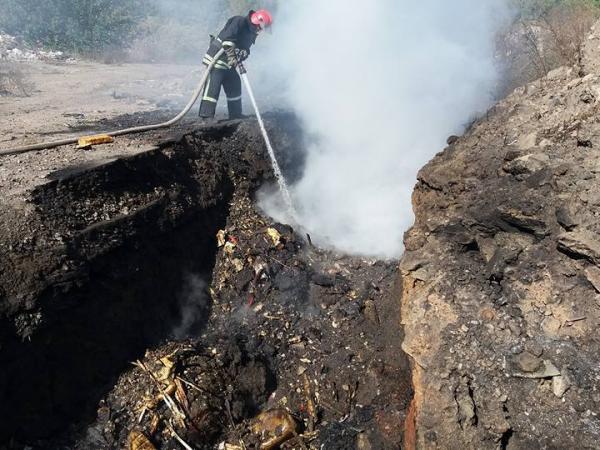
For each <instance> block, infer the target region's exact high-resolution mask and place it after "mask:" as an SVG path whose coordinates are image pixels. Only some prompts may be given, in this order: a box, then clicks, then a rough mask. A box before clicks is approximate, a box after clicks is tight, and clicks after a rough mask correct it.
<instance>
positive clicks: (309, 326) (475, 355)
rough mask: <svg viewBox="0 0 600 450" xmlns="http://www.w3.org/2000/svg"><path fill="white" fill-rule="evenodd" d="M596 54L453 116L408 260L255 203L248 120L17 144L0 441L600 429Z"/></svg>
mask: <svg viewBox="0 0 600 450" xmlns="http://www.w3.org/2000/svg"><path fill="white" fill-rule="evenodd" d="M599 68H600V26H597V27H596V29H595V30H594V32H593V34H592V35H591V36H590V38H589V39H588V40H587V42H586V49H585V54H584V57H583V59H582V66H581V67H576V68H560V69H557V70H555V71H553V72H551V73H550V74H548V75H547V76H546V77H545V78H543V79H541V80H538V81H536V82H534V83H530V84H529V85H527V86H524V87H523V88H520V89H517V90H516V91H515V92H513V93H512V94H511V95H509V96H508V97H507V98H506V99H505V100H503V101H501V102H499V103H498V104H497V105H496V106H495V107H494V108H492V109H491V110H490V111H489V112H488V113H487V115H486V116H485V117H483V118H481V119H480V120H479V121H478V122H476V123H475V124H473V126H472V127H471V128H470V129H469V131H468V132H467V133H466V134H465V135H464V136H462V137H452V138H450V139H449V141H448V147H447V148H446V149H445V150H444V151H443V152H442V153H440V154H438V155H437V156H435V158H433V160H432V161H431V162H430V163H429V164H427V166H425V167H424V168H423V169H422V170H421V171H420V173H419V175H418V183H417V186H416V188H415V191H414V196H413V204H414V210H415V215H416V221H415V225H414V226H413V227H412V228H411V229H410V230H409V231H408V232H407V233H406V235H405V247H406V252H405V254H404V256H403V257H402V260H401V261H400V270H399V271H398V265H397V262H393V261H388V262H386V261H377V260H366V259H361V258H353V257H348V256H344V255H338V254H335V253H334V252H331V251H324V250H322V249H318V248H315V247H313V246H312V244H311V243H310V239H308V238H307V236H306V235H305V234H304V233H302V231H301V230H294V229H292V228H291V227H289V226H285V225H282V224H278V223H274V222H273V221H272V220H270V219H269V218H267V217H265V216H264V215H263V214H262V213H261V211H260V210H259V209H258V207H257V205H256V203H255V201H254V194H255V192H256V190H257V189H258V188H259V186H261V185H262V184H263V183H265V182H267V183H268V182H272V172H271V169H270V167H269V164H268V159H267V156H266V153H265V150H264V146H263V144H262V141H261V138H260V135H259V134H258V132H257V127H256V123H255V122H253V121H242V122H229V123H225V124H221V125H217V126H215V127H208V128H206V127H205V128H198V127H195V126H194V125H193V124H189V123H188V125H185V126H184V127H183V128H180V129H179V130H178V133H179V134H178V135H176V136H175V135H173V136H171V137H168V136H165V135H162V134H156V133H155V134H151V135H147V136H146V137H144V138H130V139H127V140H122V141H119V142H117V143H115V144H111V145H109V146H107V147H105V150H99V151H98V153H95V154H94V153H79V152H77V153H76V151H74V150H72V149H64V150H63V151H62V152H61V153H56V154H54V155H61V156H60V157H58V156H54V157H51V156H48V155H50V154H49V153H45V154H44V155H45V158H44V159H43V161H42V162H41V163H39V162H38V160H37V159H36V156H35V154H33V155H32V154H29V155H23V156H20V157H9V158H7V159H5V160H3V161H2V164H1V167H0V168H1V169H2V171H1V172H2V179H1V180H0V181H2V184H3V187H4V189H5V192H4V193H3V194H4V195H3V197H2V199H1V202H2V208H0V223H1V225H2V227H1V228H0V229H2V234H1V236H0V262H1V266H0V361H1V364H2V370H1V371H0V418H1V420H0V448H9V449H21V448H24V446H28V447H29V448H64V449H73V448H76V449H120V448H130V449H132V450H140V449H154V448H157V449H158V448H159V449H167V448H168V449H172V448H188V447H189V448H215V447H216V448H221V449H229V450H238V449H248V448H265V449H270V448H277V446H280V447H281V448H297V449H307V448H314V449H321V448H323V449H352V448H358V449H380V448H383V449H385V448H390V449H392V448H408V449H412V448H420V449H435V448H439V449H464V448H469V449H471V448H472V449H488V448H489V449H498V448H500V449H525V448H528V449H530V448H533V449H537V448H539V449H553V448H556V449H563V448H582V449H592V448H598V442H599V441H600V421H599V418H598V410H599V407H600V365H599V364H598V356H597V355H598V353H599V351H600V339H599V337H598V333H597V329H598V326H599V325H600V225H599V222H598V217H599V216H600V187H599V186H600V153H599V152H598V149H599V148H600V121H599V119H598V114H599V112H600V73H599V72H598V71H599ZM122 120H124V123H125V124H126V123H127V120H129V119H127V118H122ZM136 120H137V119H136ZM268 125H269V129H270V131H271V133H272V134H273V137H274V140H275V144H276V145H275V147H276V148H277V149H278V151H279V155H278V156H279V158H280V159H281V161H282V163H283V168H284V171H285V172H286V174H287V177H288V178H289V179H290V180H291V181H293V180H294V179H295V178H296V177H298V176H299V167H301V165H302V154H301V152H299V151H298V149H299V148H302V145H301V141H302V133H301V131H300V128H299V126H298V124H297V122H296V121H295V119H294V118H293V117H290V116H288V115H283V114H278V115H273V116H271V117H270V119H269V124H268ZM125 147H126V148H125ZM82 155H83V156H82ZM23 165H27V166H29V165H32V166H33V167H34V168H36V169H38V170H39V176H36V175H35V171H31V170H25V171H21V170H19V169H20V168H21V167H23ZM400 320H401V325H402V326H400V324H399V321H400ZM186 446H188V447H186Z"/></svg>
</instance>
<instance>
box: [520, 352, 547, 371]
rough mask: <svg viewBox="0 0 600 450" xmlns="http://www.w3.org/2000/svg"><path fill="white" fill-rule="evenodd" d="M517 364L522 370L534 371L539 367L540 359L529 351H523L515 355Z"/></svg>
mask: <svg viewBox="0 0 600 450" xmlns="http://www.w3.org/2000/svg"><path fill="white" fill-rule="evenodd" d="M517 364H518V365H519V368H520V369H521V370H522V371H523V372H535V371H536V370H538V369H539V368H540V367H541V365H542V360H541V359H540V358H538V357H536V356H534V355H532V354H531V353H529V352H524V353H521V354H520V355H519V356H518V357H517Z"/></svg>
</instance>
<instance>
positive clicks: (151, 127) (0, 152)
mask: <svg viewBox="0 0 600 450" xmlns="http://www.w3.org/2000/svg"><path fill="white" fill-rule="evenodd" d="M224 52H225V50H219V52H217V54H216V55H215V56H214V59H213V61H212V62H211V63H210V64H209V65H208V67H207V69H206V71H205V72H204V75H203V76H202V79H201V80H200V83H198V87H197V88H196V90H195V91H194V94H193V95H192V98H191V99H190V101H189V102H188V104H187V105H186V106H185V108H183V110H182V111H181V112H180V113H179V114H177V115H176V116H175V117H173V118H172V119H171V120H169V121H167V122H162V123H158V124H155V125H142V126H139V127H132V128H125V129H123V130H116V131H109V132H105V133H99V134H102V135H105V136H110V137H115V136H123V135H126V134H133V133H143V132H145V131H152V130H158V129H160V128H167V127H170V126H171V125H173V124H175V123H177V122H179V121H180V120H181V119H183V117H184V116H185V115H186V114H187V113H188V112H189V110H190V109H192V106H194V103H196V100H198V97H200V94H201V93H202V91H203V90H204V86H205V85H206V80H207V79H208V75H209V74H210V72H211V71H212V69H213V67H214V66H215V64H216V63H217V61H218V59H219V57H220V56H221V55H222V54H223V53H224ZM81 137H84V136H79V137H73V138H67V139H62V140H59V141H50V142H43V143H41V144H33V145H26V146H23V147H15V148H9V149H5V150H0V156H5V155H16V154H19V153H27V152H32V151H35V150H46V149H49V148H55V147H60V146H62V145H70V144H75V143H77V142H78V141H79V139H80V138H81Z"/></svg>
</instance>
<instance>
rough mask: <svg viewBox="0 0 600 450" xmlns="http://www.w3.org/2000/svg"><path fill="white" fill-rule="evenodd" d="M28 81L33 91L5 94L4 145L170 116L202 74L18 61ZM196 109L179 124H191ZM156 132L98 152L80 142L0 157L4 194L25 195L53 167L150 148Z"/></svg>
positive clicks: (0, 131) (0, 105) (192, 69)
mask: <svg viewBox="0 0 600 450" xmlns="http://www.w3.org/2000/svg"><path fill="white" fill-rule="evenodd" d="M14 64H15V66H14V67H16V68H18V69H19V70H20V71H21V72H22V73H23V75H24V80H25V82H26V83H27V84H28V85H30V88H29V89H28V94H29V96H15V95H0V149H2V150H3V149H7V148H12V147H16V146H21V145H28V144H36V143H39V142H45V141H49V140H50V141H51V140H59V139H63V138H67V137H71V136H73V135H87V134H94V133H96V132H101V131H110V130H113V129H119V128H123V127H125V126H134V125H145V124H151V123H157V122H160V121H163V120H167V119H169V118H171V117H172V116H174V115H175V114H177V113H178V112H179V110H180V109H181V108H182V107H183V106H184V105H185V104H186V103H187V101H188V99H189V97H190V96H191V94H192V92H193V90H194V89H195V87H196V83H197V82H198V80H199V79H200V77H201V74H202V70H201V66H200V65H198V66H186V65H160V64H121V65H108V64H98V63H90V62H76V63H58V62H57V63H46V62H41V61H37V62H22V63H14ZM196 112H197V106H195V107H194V109H193V110H192V111H191V112H190V114H189V116H188V118H186V119H184V121H183V123H182V125H180V126H178V127H175V129H181V128H182V127H186V126H189V125H193V124H194V122H195V121H196V120H195V114H196ZM172 131H173V129H171V130H167V131H165V132H162V133H154V134H151V135H148V134H146V135H134V136H124V137H120V138H119V140H118V141H117V142H116V143H115V144H109V145H104V146H98V147H95V148H94V149H93V150H92V151H82V150H77V149H76V148H75V146H68V147H61V148H60V149H51V150H46V151H40V152H34V153H28V154H22V155H16V156H8V157H3V158H2V160H0V190H1V192H2V194H3V195H2V197H3V198H4V199H6V198H7V196H8V195H12V194H17V195H19V194H23V193H24V192H25V191H26V190H27V189H31V188H32V187H33V186H35V185H37V184H39V183H40V180H43V179H44V177H46V176H47V175H48V174H50V173H51V172H54V171H56V170H60V169H62V168H65V167H68V166H73V165H76V164H94V163H98V162H99V161H103V160H107V159H110V158H114V157H115V156H118V155H122V154H128V153H135V152H139V151H143V150H144V149H146V150H147V149H148V147H149V146H152V145H153V143H154V142H155V139H156V138H159V139H160V137H161V136H164V135H167V134H168V133H169V132H172Z"/></svg>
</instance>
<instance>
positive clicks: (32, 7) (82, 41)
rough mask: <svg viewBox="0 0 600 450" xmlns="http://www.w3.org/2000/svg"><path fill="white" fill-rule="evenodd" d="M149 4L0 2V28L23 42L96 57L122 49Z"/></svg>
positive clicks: (139, 0)
mask: <svg viewBox="0 0 600 450" xmlns="http://www.w3.org/2000/svg"><path fill="white" fill-rule="evenodd" d="M151 6H152V5H151V4H150V1H149V0H0V11H2V14H1V15H0V28H1V29H2V30H4V31H5V32H7V33H9V34H12V35H15V36H18V37H20V38H22V39H23V40H25V41H26V42H29V43H33V44H36V45H42V46H44V47H48V48H52V49H56V50H64V51H67V52H72V53H78V54H84V55H90V56H97V55H100V54H103V53H105V52H107V51H111V50H114V49H118V48H122V47H123V46H126V45H127V42H128V41H129V40H130V39H131V38H132V37H133V36H134V35H135V34H136V32H137V31H138V24H139V23H140V21H141V20H142V19H143V18H144V17H146V16H147V15H148V14H149V13H150V12H151V10H152V8H151Z"/></svg>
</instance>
